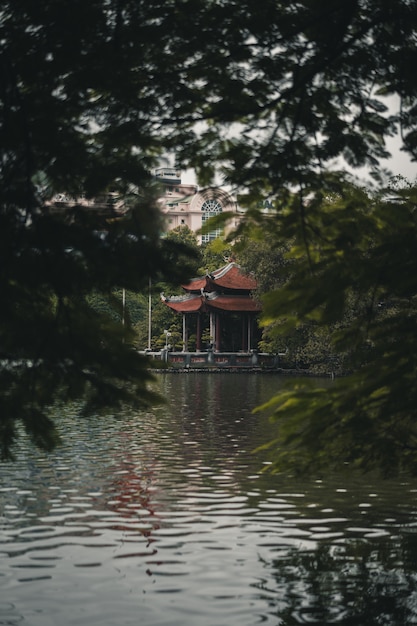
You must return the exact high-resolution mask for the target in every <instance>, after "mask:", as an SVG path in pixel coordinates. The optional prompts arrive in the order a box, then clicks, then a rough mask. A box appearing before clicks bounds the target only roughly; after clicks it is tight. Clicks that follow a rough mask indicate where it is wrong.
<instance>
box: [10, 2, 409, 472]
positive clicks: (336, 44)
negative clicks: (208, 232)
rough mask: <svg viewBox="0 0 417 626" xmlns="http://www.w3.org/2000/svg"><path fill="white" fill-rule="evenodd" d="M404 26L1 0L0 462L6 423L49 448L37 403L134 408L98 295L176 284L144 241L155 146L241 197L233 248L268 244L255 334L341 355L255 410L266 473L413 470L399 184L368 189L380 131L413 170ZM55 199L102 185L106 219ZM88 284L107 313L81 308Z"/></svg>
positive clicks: (50, 438) (278, 10)
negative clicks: (254, 241)
mask: <svg viewBox="0 0 417 626" xmlns="http://www.w3.org/2000/svg"><path fill="white" fill-rule="evenodd" d="M190 15H192V28H190ZM416 24H417V4H416V3H415V2H410V1H409V0H397V1H396V2H392V0H362V1H361V2H359V0H352V1H351V2H346V1H345V0H323V1H322V2H320V3H319V2H311V0H300V1H299V2H297V3H288V2H283V1H282V2H281V1H277V0H264V2H263V4H262V11H261V10H260V9H259V2H255V0H243V1H242V0H239V2H238V1H237V0H225V1H224V2H218V1H217V0H208V1H204V2H203V1H202V0H169V1H168V2H166V1H164V2H162V1H160V0H147V1H146V2H144V1H143V0H121V1H118V2H113V1H107V0H106V1H104V0H90V1H89V2H81V0H44V1H43V2H38V3H36V2H32V1H31V0H13V2H11V0H4V2H3V3H2V9H1V13H0V41H1V51H0V72H1V81H0V146H1V151H2V158H1V160H0V179H1V185H0V255H1V257H0V261H1V263H0V267H1V271H0V287H1V293H2V303H3V304H2V307H1V310H0V362H1V368H0V388H1V391H2V393H1V395H0V416H1V417H0V420H1V421H0V429H1V436H0V439H1V442H2V453H3V455H7V454H8V453H9V452H10V450H11V447H12V445H13V443H14V442H15V440H16V437H17V433H18V429H17V424H18V423H19V422H20V423H22V424H23V425H24V427H25V428H26V430H27V431H28V432H29V433H31V434H32V436H33V439H34V440H35V441H36V442H37V443H38V444H39V445H42V446H44V447H46V448H49V447H50V446H51V445H53V444H54V442H55V441H56V438H57V434H56V431H55V430H54V428H53V424H52V423H51V422H50V421H49V420H50V417H49V413H48V407H50V406H51V405H52V404H53V402H54V401H55V400H56V399H58V398H64V399H65V398H82V399H84V400H85V402H86V410H87V411H92V410H95V407H97V406H98V405H102V404H108V403H113V404H116V405H117V403H120V402H127V401H129V402H138V401H139V399H140V400H141V401H143V400H145V399H146V398H147V397H149V393H148V391H147V386H146V381H147V380H148V379H149V372H148V369H147V362H146V360H145V359H143V358H142V357H141V356H140V355H138V354H137V353H136V352H135V351H133V350H132V349H131V342H132V340H133V335H132V328H131V324H130V323H129V322H128V319H126V320H125V322H126V323H125V324H122V323H121V322H120V299H119V297H118V295H117V294H118V293H119V292H120V290H123V289H124V290H126V291H128V292H135V293H143V294H146V293H147V290H148V288H149V280H151V282H152V285H154V286H156V285H158V284H159V283H161V284H166V285H172V284H177V285H178V284H181V283H182V282H183V281H185V280H188V279H189V278H190V276H191V275H192V274H193V273H194V267H195V265H193V263H194V262H195V257H194V258H191V259H190V261H191V262H190V263H188V261H187V262H185V259H186V257H187V254H186V251H185V248H184V247H183V246H182V244H180V246H179V247H178V242H176V241H173V240H172V239H170V238H161V237H160V233H161V232H162V231H163V225H162V224H161V223H160V219H159V213H158V210H157V203H156V200H155V198H156V196H157V194H158V189H157V186H156V185H155V183H154V181H153V180H152V176H151V175H150V171H151V170H152V168H153V167H154V166H155V164H156V159H157V157H158V156H159V155H160V154H161V153H167V152H168V153H171V154H172V153H175V157H176V164H177V166H178V167H179V168H185V167H194V168H195V170H196V172H197V175H198V179H199V183H200V184H202V185H208V184H211V183H212V182H213V179H214V177H215V176H219V175H220V176H222V177H223V181H224V182H225V183H228V184H230V185H231V186H232V187H233V189H234V190H235V192H236V193H237V194H239V197H242V198H244V199H245V206H246V213H245V219H243V220H242V223H241V224H240V226H239V227H238V228H237V232H236V235H235V236H236V239H237V240H239V239H241V238H244V237H245V232H246V229H247V228H248V227H250V228H253V224H256V225H257V226H256V227H257V228H258V229H259V232H261V233H264V236H265V237H270V236H271V237H273V238H274V240H275V246H274V245H273V247H275V248H276V249H277V251H283V253H284V254H283V256H282V259H283V261H285V263H287V265H285V264H284V265H280V266H279V267H280V271H281V268H282V271H283V272H284V273H286V272H287V270H288V276H287V277H286V280H285V282H284V284H282V285H272V286H271V287H268V288H267V292H266V293H265V295H263V302H264V307H265V309H264V310H265V315H264V322H265V324H267V325H268V327H269V333H270V335H271V337H272V330H273V332H274V333H275V332H276V333H277V336H278V335H279V336H282V337H283V338H285V337H288V340H289V338H290V337H292V338H293V340H294V341H295V342H297V346H298V348H299V349H301V347H302V349H303V350H305V349H308V351H309V353H310V354H311V353H313V352H314V351H315V349H316V348H315V347H314V345H315V342H316V339H315V337H316V338H317V342H319V343H321V345H322V346H325V345H329V346H332V348H331V350H335V351H336V352H335V354H343V355H348V357H349V364H350V367H351V368H352V375H351V376H349V378H346V379H343V380H340V381H336V384H335V385H334V386H332V388H331V390H330V391H329V390H326V391H323V392H322V393H320V392H319V391H316V392H312V391H311V390H308V389H304V388H303V389H298V388H297V389H295V390H293V391H288V394H289V395H284V396H280V397H279V398H277V399H276V400H274V402H275V403H276V417H277V418H278V417H279V420H280V424H282V428H281V436H280V442H279V445H278V447H277V454H278V457H277V458H278V459H280V460H279V464H278V465H277V467H282V465H283V463H284V465H286V466H288V467H293V466H294V468H295V467H298V468H304V469H306V468H307V469H309V468H311V467H313V466H323V467H324V466H325V465H326V463H327V464H331V462H332V461H333V460H334V461H335V463H340V462H342V461H344V460H347V461H350V462H354V463H356V464H359V465H361V466H363V467H371V466H373V465H374V466H382V467H383V468H384V469H386V470H388V469H391V470H392V471H394V470H397V469H403V468H404V469H405V468H407V469H411V470H415V458H417V457H416V454H415V452H416V450H415V426H414V424H415V406H416V403H415V399H416V398H415V395H416V389H417V385H416V383H415V380H416V369H415V354H416V350H415V348H416V346H415V345H414V343H415V294H416V284H415V276H416V271H415V270H416V267H415V263H416V253H415V251H416V249H417V248H416V241H415V238H416V237H415V235H416V231H415V213H414V211H415V208H414V207H415V188H414V186H413V185H408V184H404V181H402V180H397V181H396V182H395V184H393V185H391V186H388V187H387V181H388V176H389V173H388V172H387V171H386V170H385V168H384V164H383V159H385V158H386V157H387V156H388V154H389V152H388V148H387V142H386V140H387V139H389V138H391V137H393V136H394V135H396V134H397V135H398V137H399V141H400V147H401V149H402V150H404V151H405V152H407V153H408V154H409V155H410V156H411V157H413V158H414V159H416V158H417V107H416V100H417V81H416V80H415V71H414V68H415V66H416V62H417V47H416V41H415V33H416ZM388 105H389V106H388ZM355 168H366V169H367V171H368V172H369V173H370V175H371V177H372V181H373V183H372V184H373V185H374V189H375V191H373V192H372V194H370V193H367V192H365V191H364V190H363V189H362V188H361V187H360V186H359V185H357V184H352V179H353V175H352V174H348V173H347V172H348V171H349V172H352V171H353V170H354V169H355ZM56 192H60V193H65V194H68V195H69V196H71V197H72V198H75V199H76V198H79V197H80V196H81V194H82V195H83V196H85V197H86V198H90V199H91V198H105V197H108V196H106V194H108V193H109V192H111V193H112V194H115V196H112V197H118V198H122V200H123V203H124V207H125V209H126V211H125V213H124V214H123V215H122V214H120V213H118V214H116V213H115V211H114V210H113V208H114V207H112V206H107V207H106V210H105V211H101V210H97V211H86V210H85V209H84V208H83V207H82V206H81V205H80V203H77V202H75V204H74V207H73V209H72V210H71V211H65V212H62V211H58V210H55V209H57V208H58V207H52V208H53V209H54V210H52V208H51V206H50V205H49V204H48V200H50V199H51V197H52V195H53V194H54V193H56ZM266 199H267V200H268V203H270V206H269V204H268V207H266V205H265V204H263V208H264V209H267V212H266V213H263V214H261V213H260V210H259V207H260V206H261V205H262V203H264V202H265V201H266ZM216 219H218V220H220V221H219V224H218V226H219V227H220V226H221V223H220V222H221V220H226V219H228V216H227V215H224V216H218V218H216ZM261 238H262V235H261ZM286 246H289V248H288V249H287V248H286ZM178 254H180V257H178ZM178 258H180V259H181V262H179V263H178ZM207 260H208V259H207ZM277 262H281V261H277ZM201 266H204V262H201V263H200V264H199V267H201ZM98 294H99V295H100V298H101V299H102V300H103V299H104V300H105V299H107V302H108V305H109V306H110V308H111V309H112V310H113V311H114V312H115V315H116V317H117V315H119V317H118V319H116V317H114V314H112V315H109V314H108V312H105V311H101V312H100V311H99V310H97V308H95V307H94V306H92V301H91V298H93V297H94V298H95V297H96V296H97V295H98ZM117 311H119V313H117ZM312 329H314V333H313V332H311V330H312ZM326 329H331V334H330V336H327V335H326V332H327V330H326ZM303 333H307V335H305V336H304V337H302V338H301V341H299V340H298V337H299V335H302V334H303ZM309 344H310V347H308V346H309ZM329 350H330V348H329ZM344 366H345V365H344Z"/></svg>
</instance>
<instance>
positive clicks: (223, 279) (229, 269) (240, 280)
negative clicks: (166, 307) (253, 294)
mask: <svg viewBox="0 0 417 626" xmlns="http://www.w3.org/2000/svg"><path fill="white" fill-rule="evenodd" d="M256 287H257V282H256V280H255V279H254V278H253V277H252V276H248V275H247V274H243V273H242V272H241V269H240V267H239V265H237V264H236V263H229V264H228V265H225V266H224V267H221V268H220V269H218V270H215V271H214V272H212V273H211V274H207V275H206V276H202V277H200V278H194V279H193V280H191V281H190V282H189V283H187V284H186V285H182V288H183V289H184V290H185V291H188V292H191V291H201V289H204V291H219V288H222V289H228V290H236V291H253V290H254V289H256Z"/></svg>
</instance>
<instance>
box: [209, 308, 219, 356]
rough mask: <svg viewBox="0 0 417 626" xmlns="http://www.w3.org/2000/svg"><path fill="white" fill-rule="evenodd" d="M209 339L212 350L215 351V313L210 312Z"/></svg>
mask: <svg viewBox="0 0 417 626" xmlns="http://www.w3.org/2000/svg"><path fill="white" fill-rule="evenodd" d="M210 337H211V343H212V344H213V349H214V350H217V336H216V313H214V312H213V311H210Z"/></svg>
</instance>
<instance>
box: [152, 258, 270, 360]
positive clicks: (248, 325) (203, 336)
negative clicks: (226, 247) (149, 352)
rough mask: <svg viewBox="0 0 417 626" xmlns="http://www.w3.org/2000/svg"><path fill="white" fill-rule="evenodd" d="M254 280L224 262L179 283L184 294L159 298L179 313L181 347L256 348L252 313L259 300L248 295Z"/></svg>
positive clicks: (244, 349)
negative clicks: (221, 265) (209, 271)
mask: <svg viewBox="0 0 417 626" xmlns="http://www.w3.org/2000/svg"><path fill="white" fill-rule="evenodd" d="M256 287H257V283H256V280H255V279H254V278H253V277H252V276H248V275H246V274H244V273H243V272H242V271H241V269H240V267H239V265H237V264H236V263H234V262H232V263H228V264H227V265H225V266H224V267H222V268H220V269H218V270H215V271H214V272H212V273H209V274H206V275H205V276H202V277H199V278H194V279H192V280H191V281H190V282H189V283H188V284H186V285H182V288H183V290H184V292H185V293H184V294H183V295H181V296H171V297H169V298H168V297H165V296H164V295H163V294H161V298H162V300H163V302H164V303H165V304H166V305H167V306H168V307H169V308H170V309H172V310H173V311H175V312H176V313H179V314H181V315H182V321H183V351H184V352H188V351H189V348H190V343H193V344H194V345H193V346H192V348H193V349H195V350H196V351H197V352H199V351H201V350H204V349H210V350H213V351H214V352H250V351H251V350H252V349H256V348H257V342H258V326H257V323H256V317H257V315H258V314H259V312H260V311H261V306H260V303H259V302H258V301H257V300H256V299H255V298H254V297H253V296H252V292H253V291H254V290H255V289H256Z"/></svg>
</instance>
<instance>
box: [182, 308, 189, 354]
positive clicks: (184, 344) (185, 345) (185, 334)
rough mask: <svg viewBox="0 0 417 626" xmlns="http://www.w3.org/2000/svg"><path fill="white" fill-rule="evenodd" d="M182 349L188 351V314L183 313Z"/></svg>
mask: <svg viewBox="0 0 417 626" xmlns="http://www.w3.org/2000/svg"><path fill="white" fill-rule="evenodd" d="M182 351H183V352H188V332H187V314H186V313H183V314H182Z"/></svg>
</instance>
